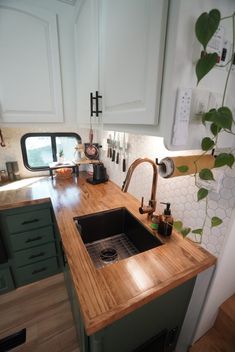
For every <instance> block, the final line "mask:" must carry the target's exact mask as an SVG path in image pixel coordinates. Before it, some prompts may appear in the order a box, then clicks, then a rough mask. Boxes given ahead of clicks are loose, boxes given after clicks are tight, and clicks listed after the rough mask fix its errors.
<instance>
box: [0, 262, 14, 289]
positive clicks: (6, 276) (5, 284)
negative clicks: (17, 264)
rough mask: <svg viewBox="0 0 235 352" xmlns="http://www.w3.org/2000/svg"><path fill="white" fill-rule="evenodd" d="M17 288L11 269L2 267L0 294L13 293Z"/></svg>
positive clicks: (0, 270) (0, 271) (0, 269)
mask: <svg viewBox="0 0 235 352" xmlns="http://www.w3.org/2000/svg"><path fill="white" fill-rule="evenodd" d="M14 288H15V285H14V282H13V279H12V275H11V271H10V268H9V267H5V268H2V267H0V294H2V293H6V292H8V291H11V290H13V289H14Z"/></svg>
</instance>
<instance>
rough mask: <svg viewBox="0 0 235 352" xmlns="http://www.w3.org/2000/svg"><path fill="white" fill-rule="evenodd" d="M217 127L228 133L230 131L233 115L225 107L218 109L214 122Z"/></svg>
mask: <svg viewBox="0 0 235 352" xmlns="http://www.w3.org/2000/svg"><path fill="white" fill-rule="evenodd" d="M214 122H215V123H216V124H217V125H218V126H219V127H222V128H225V129H227V130H229V131H231V129H232V124H233V114H232V111H231V110H230V109H229V108H228V107H227V106H223V107H222V108H219V109H218V117H217V119H216V121H214Z"/></svg>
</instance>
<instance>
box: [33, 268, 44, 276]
mask: <svg viewBox="0 0 235 352" xmlns="http://www.w3.org/2000/svg"><path fill="white" fill-rule="evenodd" d="M45 270H47V268H45V267H44V268H41V269H37V270H34V271H33V272H32V275H35V274H39V273H42V272H43V271H45Z"/></svg>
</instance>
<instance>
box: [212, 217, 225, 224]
mask: <svg viewBox="0 0 235 352" xmlns="http://www.w3.org/2000/svg"><path fill="white" fill-rule="evenodd" d="M222 223H223V220H221V219H220V218H218V217H217V216H213V218H212V219H211V227H215V226H219V225H221V224H222Z"/></svg>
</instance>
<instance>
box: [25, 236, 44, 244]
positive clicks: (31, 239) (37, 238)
mask: <svg viewBox="0 0 235 352" xmlns="http://www.w3.org/2000/svg"><path fill="white" fill-rule="evenodd" d="M41 239H42V236H38V237H34V238H28V239H27V240H26V241H25V243H30V242H34V241H39V240H41Z"/></svg>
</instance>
